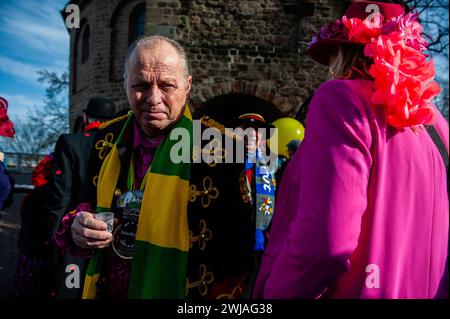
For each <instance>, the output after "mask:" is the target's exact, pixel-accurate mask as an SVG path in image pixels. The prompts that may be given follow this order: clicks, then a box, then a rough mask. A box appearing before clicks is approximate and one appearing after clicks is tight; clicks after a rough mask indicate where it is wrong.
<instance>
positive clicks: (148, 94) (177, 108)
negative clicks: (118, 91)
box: [127, 42, 192, 136]
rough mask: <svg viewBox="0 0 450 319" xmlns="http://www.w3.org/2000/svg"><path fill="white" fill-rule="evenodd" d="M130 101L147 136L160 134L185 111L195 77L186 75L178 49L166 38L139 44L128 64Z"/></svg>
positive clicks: (128, 93)
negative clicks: (160, 40)
mask: <svg viewBox="0 0 450 319" xmlns="http://www.w3.org/2000/svg"><path fill="white" fill-rule="evenodd" d="M128 67H129V68H128V70H129V71H128V81H127V95H128V102H129V103H130V106H131V108H132V109H133V111H134V113H135V117H136V120H137V121H138V123H139V124H140V126H141V127H142V129H143V131H144V132H145V134H146V135H147V136H158V135H161V134H162V132H163V131H164V129H166V128H168V127H170V126H171V125H172V124H174V123H176V122H177V121H178V119H179V118H180V117H181V115H182V114H183V112H184V106H185V103H186V99H187V96H188V94H189V91H190V90H191V81H192V78H191V77H190V76H189V78H188V79H187V87H186V81H185V79H184V68H183V65H182V61H181V59H180V57H179V55H178V53H177V51H176V50H175V49H174V48H173V47H172V46H171V45H170V44H167V43H165V42H160V43H157V44H154V45H153V46H152V47H151V48H142V47H141V48H138V49H136V50H135V52H134V53H133V54H132V56H131V57H130V60H129V65H128Z"/></svg>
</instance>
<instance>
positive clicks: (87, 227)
mask: <svg viewBox="0 0 450 319" xmlns="http://www.w3.org/2000/svg"><path fill="white" fill-rule="evenodd" d="M106 228H107V226H106V223H105V222H103V221H100V220H97V219H95V217H94V214H92V213H89V212H79V213H78V214H77V216H76V217H75V219H74V221H73V224H72V227H71V230H72V238H73V241H74V242H75V244H76V245H77V246H78V247H80V248H90V249H101V248H105V247H108V246H109V244H110V243H111V242H112V241H113V237H112V234H111V233H109V232H107V231H106Z"/></svg>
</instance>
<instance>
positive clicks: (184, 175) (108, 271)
mask: <svg viewBox="0 0 450 319" xmlns="http://www.w3.org/2000/svg"><path fill="white" fill-rule="evenodd" d="M191 81H192V77H191V76H190V75H189V68H188V61H187V57H186V53H185V51H184V49H183V47H182V46H181V45H180V44H179V43H178V42H176V41H174V40H172V39H169V38H166V37H162V36H150V37H144V38H142V39H140V40H139V41H138V42H137V43H136V45H135V46H132V48H131V50H130V51H129V52H128V54H127V59H126V63H125V72H124V86H125V88H126V92H127V97H128V102H129V104H130V106H131V108H132V110H133V112H130V113H129V114H127V115H125V116H123V117H121V118H119V119H116V120H113V121H110V122H107V123H105V125H104V126H102V127H101V129H100V130H99V131H98V133H97V136H96V139H95V141H94V148H93V150H92V153H91V156H90V160H89V164H88V166H89V170H90V174H89V178H88V181H89V184H88V185H86V188H87V191H86V192H85V193H86V194H87V195H88V197H87V198H86V199H83V200H82V202H81V203H79V205H78V207H77V208H76V210H75V211H73V212H70V213H69V214H66V215H65V216H64V217H63V219H62V223H61V225H60V228H59V229H58V231H57V232H56V234H55V240H56V243H57V245H58V247H59V248H60V249H61V250H62V251H65V252H69V253H71V254H72V255H77V256H84V257H86V258H89V265H88V268H87V273H86V278H85V281H84V288H83V298H89V299H91V298H109V299H117V298H124V299H126V298H147V299H148V298H178V299H179V298H186V299H200V298H240V297H241V296H242V295H243V292H244V290H245V289H246V285H247V282H248V276H249V273H251V272H252V271H253V268H252V267H253V245H254V240H253V238H252V237H251V235H252V234H253V233H252V229H254V224H252V216H251V213H250V212H247V211H244V212H243V211H239V210H237V209H235V207H236V205H237V203H235V202H240V197H239V190H238V188H237V185H238V178H237V174H235V176H234V175H233V174H232V168H233V165H234V164H231V165H226V164H223V163H220V162H214V163H213V162H210V161H207V162H205V161H200V162H196V161H195V160H191V159H193V158H198V156H199V153H201V154H200V155H202V156H203V155H205V152H203V151H205V150H204V149H203V144H202V145H200V146H202V149H201V150H200V149H195V147H194V145H193V143H190V140H180V141H178V140H174V139H173V135H175V137H177V136H178V135H176V134H175V133H176V132H183V133H187V134H184V135H187V138H190V137H192V136H193V131H194V123H193V122H192V117H191V112H190V109H189V106H188V105H187V100H188V97H189V93H190V90H191ZM201 127H202V129H203V128H208V129H210V128H217V129H218V130H219V131H218V132H219V135H221V134H225V133H224V128H223V126H222V127H221V126H220V125H219V124H218V123H216V122H215V121H213V120H212V119H210V118H207V117H204V118H202V119H201ZM198 133H200V136H201V133H202V132H198ZM171 135H172V138H170V136H171ZM221 137H222V136H221ZM178 138H179V136H178ZM193 140H194V141H195V140H196V139H193ZM203 142H204V143H205V144H206V143H208V144H209V141H202V143H203ZM180 145H182V146H183V149H182V150H181V153H183V155H182V156H183V158H184V159H183V160H179V159H177V158H174V157H177V156H176V155H177V154H178V155H179V153H180V152H175V154H172V152H171V150H172V149H176V148H177V147H179V146H180ZM195 146H197V145H195ZM178 150H179V149H178ZM185 151H186V152H185ZM206 151H207V150H206ZM214 151H215V150H214ZM209 155H211V154H210V152H209V151H207V152H206V156H209ZM230 166H231V169H228V167H230ZM234 166H235V165H234ZM230 172H231V173H230ZM234 190H236V192H234ZM105 211H112V212H114V217H115V218H116V220H117V223H116V224H115V226H114V228H113V232H112V234H111V233H109V232H108V231H107V225H106V223H104V222H102V221H100V220H98V219H96V218H95V216H96V214H98V213H100V212H105Z"/></svg>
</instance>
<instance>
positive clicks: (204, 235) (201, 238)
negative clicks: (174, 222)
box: [189, 219, 212, 250]
mask: <svg viewBox="0 0 450 319" xmlns="http://www.w3.org/2000/svg"><path fill="white" fill-rule="evenodd" d="M199 231H200V234H199V235H197V236H194V233H193V231H192V230H190V231H189V249H191V248H192V246H193V245H194V242H196V241H198V245H199V247H200V250H204V249H205V248H206V242H207V241H209V240H211V239H212V231H211V229H209V228H207V227H206V221H205V220H204V219H201V220H200V226H199Z"/></svg>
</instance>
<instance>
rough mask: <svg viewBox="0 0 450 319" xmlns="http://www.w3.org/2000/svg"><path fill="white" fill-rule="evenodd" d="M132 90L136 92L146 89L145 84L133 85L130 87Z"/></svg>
mask: <svg viewBox="0 0 450 319" xmlns="http://www.w3.org/2000/svg"><path fill="white" fill-rule="evenodd" d="M131 87H132V88H133V89H137V90H143V89H145V88H146V87H147V84H145V83H137V84H133V85H132V86H131Z"/></svg>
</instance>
